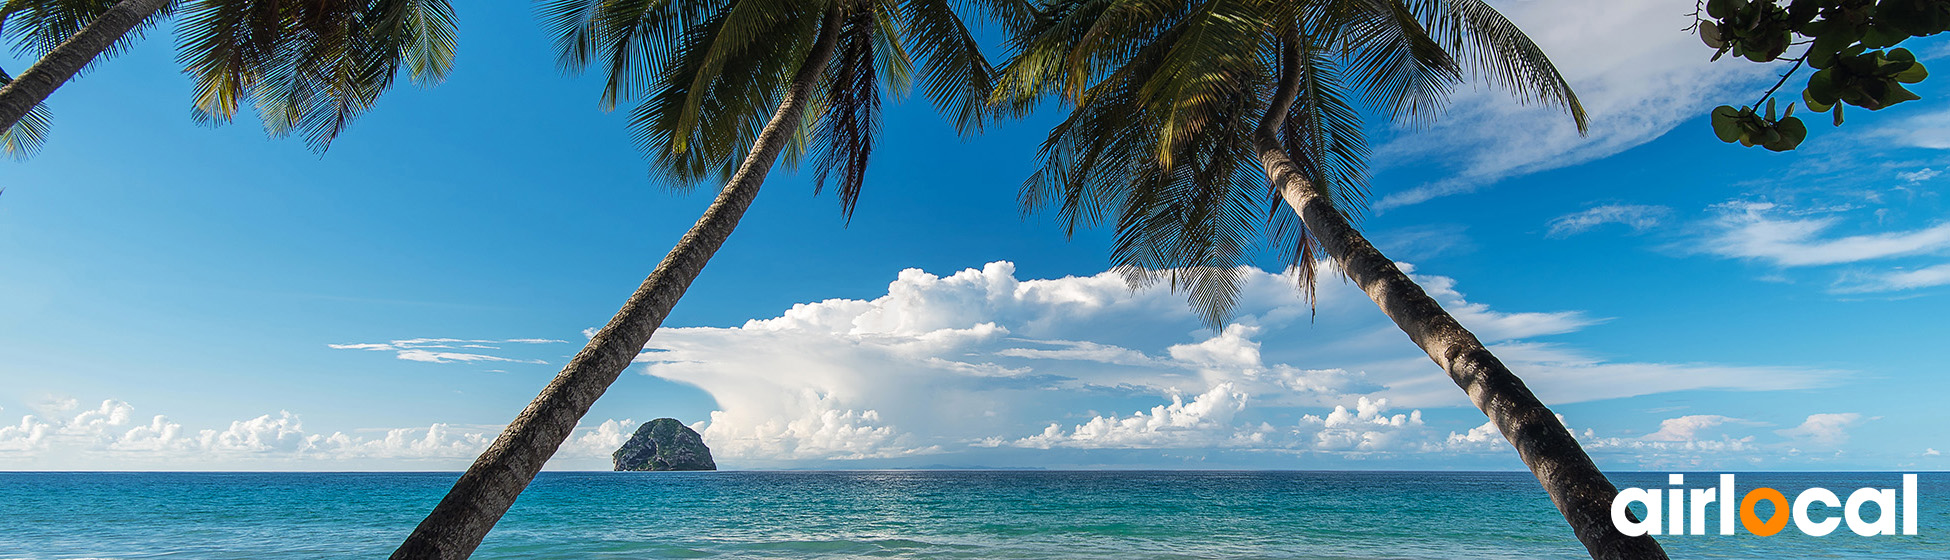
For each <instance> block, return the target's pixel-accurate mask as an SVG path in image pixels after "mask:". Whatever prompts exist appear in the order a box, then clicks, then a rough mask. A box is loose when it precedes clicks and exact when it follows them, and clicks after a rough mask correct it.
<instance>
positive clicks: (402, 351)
mask: <svg viewBox="0 0 1950 560" xmlns="http://www.w3.org/2000/svg"><path fill="white" fill-rule="evenodd" d="M567 343H568V341H566V340H555V339H552V338H509V339H501V340H482V339H464V338H409V339H404V340H394V341H389V342H361V343H353V344H327V345H325V346H326V347H329V348H332V349H334V350H370V351H375V352H393V353H394V357H397V358H399V359H401V360H406V361H410V362H426V363H434V364H449V363H470V362H514V363H522V364H547V363H548V362H546V361H543V360H536V359H520V358H509V357H503V356H496V355H492V354H486V353H481V352H478V351H472V350H500V349H501V346H497V345H501V344H567ZM456 350H470V351H467V352H460V351H456Z"/></svg>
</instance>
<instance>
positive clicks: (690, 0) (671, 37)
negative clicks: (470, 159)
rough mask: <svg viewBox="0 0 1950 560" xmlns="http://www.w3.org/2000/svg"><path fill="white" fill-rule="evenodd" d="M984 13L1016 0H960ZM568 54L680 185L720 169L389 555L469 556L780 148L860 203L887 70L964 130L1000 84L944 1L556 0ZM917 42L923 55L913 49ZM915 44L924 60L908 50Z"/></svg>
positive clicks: (618, 369) (666, 304) (711, 246)
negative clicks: (610, 309)
mask: <svg viewBox="0 0 1950 560" xmlns="http://www.w3.org/2000/svg"><path fill="white" fill-rule="evenodd" d="M964 4H965V5H973V6H977V7H979V9H981V10H984V11H985V12H987V13H986V15H989V16H993V17H1003V18H1008V17H1010V16H1011V14H1014V13H1017V10H1015V9H1012V8H1011V7H1012V6H1015V5H1016V3H1014V2H1010V1H1007V0H979V1H974V2H966V3H964ZM541 11H542V15H543V18H544V20H545V21H546V22H547V25H548V27H549V28H550V29H551V31H552V32H553V33H554V34H555V35H556V37H557V46H558V47H559V49H560V51H561V53H560V54H561V63H562V65H563V66H564V67H565V68H567V69H569V70H572V71H580V70H583V69H585V68H587V67H589V66H598V67H600V68H602V69H603V71H604V72H605V74H606V76H607V78H608V79H607V81H606V83H605V86H604V87H603V91H602V97H601V103H602V105H603V106H604V107H605V108H610V107H614V106H615V105H616V104H617V103H619V102H621V101H624V100H630V99H633V98H641V103H640V104H639V105H638V106H637V108H636V109H635V110H634V111H633V112H632V114H631V119H630V122H631V126H632V128H634V129H635V130H636V132H637V137H638V139H639V140H640V142H641V144H642V148H643V149H644V151H645V152H646V153H647V154H648V156H649V157H650V159H651V160H652V162H653V164H652V167H653V168H654V169H655V170H656V172H657V173H658V174H660V175H662V176H664V177H665V178H667V179H669V180H671V181H672V182H673V183H674V184H677V185H691V184H695V183H696V182H698V181H701V180H707V179H713V180H722V181H724V187H723V189H722V190H720V191H719V193H718V196H717V199H716V200H714V201H713V202H712V203H711V206H710V207H708V208H707V209H706V210H705V212H704V216H703V217H701V218H699V219H698V221H697V224H696V225H693V226H692V227H691V229H690V231H689V232H687V233H685V234H684V237H683V238H682V239H680V240H679V241H678V242H677V246H676V247H674V248H672V249H671V251H670V253H669V254H668V255H666V256H665V257H664V259H663V262H661V263H659V264H658V265H657V268H656V269H655V270H654V271H652V272H651V273H650V276H649V277H648V278H645V279H644V281H643V284H642V285H641V286H639V287H638V288H637V290H636V292H635V293H633V294H631V295H630V298H629V299H628V300H627V301H625V302H624V304H623V308H622V309H621V310H620V311H618V312H617V313H616V315H615V316H614V317H612V318H611V319H610V321H609V323H608V324H607V325H604V326H603V327H602V328H601V329H600V330H598V331H596V333H595V335H594V336H592V337H591V338H590V340H589V344H588V345H587V346H584V347H583V349H582V351H581V352H579V353H577V354H576V356H575V357H574V358H572V359H570V361H569V363H568V365H566V366H564V367H563V368H562V371H561V372H560V373H558V374H557V375H556V376H555V378H554V380H552V381H550V382H549V384H548V386H547V387H545V388H543V389H542V392H541V394H540V395H537V396H536V397H535V400H534V401H533V402H530V403H529V404H528V407H527V408H525V409H523V410H522V411H521V414H520V415H519V416H517V417H516V418H515V419H514V421H513V422H512V423H510V424H509V425H508V426H507V428H505V429H503V430H502V432H501V435H500V436H498V437H496V438H495V440H494V443H493V444H492V445H490V446H489V447H488V449H487V451H485V452H483V453H482V454H481V456H480V457H479V458H478V459H477V460H475V462H474V464H473V466H471V467H469V468H468V469H467V472H466V473H464V474H462V475H461V477H460V480H458V481H456V482H455V483H454V487H453V489H452V490H450V491H449V492H448V493H447V496H446V497H445V498H443V499H441V501H440V503H439V504H438V505H436V506H435V507H434V509H433V512H432V513H430V514H429V515H428V516H427V518H426V519H425V520H424V521H421V522H420V524H419V526H418V527H416V528H415V529H414V530H413V533H412V534H411V535H410V536H408V537H407V539H406V541H405V542H404V543H403V544H401V545H400V547H399V549H398V550H396V551H394V552H393V556H392V557H393V558H395V559H444V560H455V559H461V558H466V557H467V556H468V555H470V554H472V553H473V551H474V549H475V548H476V547H478V546H479V545H480V543H481V540H482V539H483V538H486V536H487V533H488V531H489V530H490V529H492V528H493V527H494V524H495V522H496V521H497V520H499V519H500V518H501V515H502V514H503V513H506V512H507V510H508V508H509V507H510V506H511V505H513V504H514V501H515V498H516V497H517V496H519V495H520V494H521V491H522V490H523V489H524V488H526V487H527V486H528V483H529V481H531V480H533V479H534V477H535V474H536V473H538V472H540V471H541V469H542V465H543V464H544V463H546V462H547V461H548V459H549V457H550V456H552V455H554V453H555V451H556V448H557V447H559V446H560V445H561V444H562V442H563V440H565V439H566V438H568V436H569V434H570V433H571V432H572V431H573V430H574V429H575V426H576V423H577V422H578V421H580V420H581V418H582V416H583V414H585V413H587V412H588V411H589V407H590V405H592V404H594V403H595V401H596V399H597V398H599V397H601V396H602V394H603V392H604V391H605V390H607V389H608V388H609V385H610V384H611V383H613V382H615V381H616V378H617V377H618V376H619V375H621V374H622V372H623V369H624V368H625V367H628V366H629V365H630V362H631V361H632V360H634V359H635V358H636V356H637V354H638V353H639V352H642V351H643V347H644V345H645V344H647V343H648V342H649V340H650V335H651V334H652V333H654V332H656V330H657V327H658V326H659V325H661V324H662V323H663V320H664V318H665V317H666V316H667V315H669V313H670V310H671V308H672V307H674V306H675V305H676V304H677V300H678V298H680V297H682V296H683V295H684V291H685V290H686V289H687V288H688V287H689V286H690V284H691V281H692V280H695V279H696V278H697V275H698V274H699V273H700V272H701V271H702V270H703V269H704V266H705V263H706V262H708V261H709V260H710V258H711V256H712V255H713V254H714V253H716V252H717V250H718V249H719V248H720V247H722V246H723V245H724V243H725V240H726V239H727V238H728V237H730V235H731V232H732V230H733V228H735V227H736V226H737V225H738V220H739V218H740V217H741V216H743V215H744V213H745V210H746V209H747V208H749V207H750V206H751V204H752V201H753V199H754V198H755V197H756V196H757V195H758V190H759V187H760V186H761V185H762V184H763V183H764V181H765V176H766V173H767V172H769V171H771V169H772V167H773V164H774V163H775V162H777V161H778V159H779V158H780V156H781V155H784V156H786V157H787V158H789V159H796V158H797V157H799V156H802V155H804V154H805V153H806V152H811V155H812V157H813V163H814V164H815V167H816V169H817V171H816V172H817V177H818V183H819V184H820V185H821V186H822V187H823V186H824V184H825V182H826V179H828V178H833V179H835V183H836V184H835V189H834V190H835V191H836V192H837V193H838V198H839V200H840V208H841V212H842V214H843V215H844V216H847V217H848V218H850V217H851V215H852V212H853V208H854V205H855V202H856V201H857V200H858V197H859V194H860V189H861V186H862V184H863V183H864V181H865V178H866V168H867V157H868V154H869V152H871V150H872V148H873V141H874V135H875V131H876V130H877V129H878V123H879V107H880V101H881V97H882V94H881V92H880V88H881V87H882V84H883V82H884V83H885V85H886V86H887V87H890V88H892V89H893V90H894V91H895V92H896V93H898V92H901V91H904V90H905V88H907V87H908V84H909V83H910V82H912V81H915V79H916V78H918V81H919V82H920V85H921V88H922V91H923V92H924V93H925V94H926V95H927V97H928V98H929V99H930V100H932V101H933V102H934V103H935V105H936V106H937V107H938V108H939V109H940V110H942V111H943V112H944V113H947V114H948V116H949V117H950V118H951V119H952V120H953V121H954V123H955V125H956V126H957V127H958V128H960V129H961V130H963V131H967V130H970V129H973V128H978V127H980V126H981V123H982V122H983V119H984V118H985V116H984V115H985V111H986V110H987V99H988V95H989V92H990V91H991V90H992V88H993V85H994V79H993V77H994V70H993V68H991V67H990V65H989V63H988V61H987V60H986V59H985V58H983V56H982V53H981V51H980V49H979V48H977V43H976V42H975V40H974V38H973V36H971V35H970V33H969V30H968V27H967V25H966V23H965V22H964V20H963V18H962V15H960V14H957V13H956V12H955V11H954V10H953V9H951V7H950V2H949V1H948V0H547V1H546V2H545V3H544V4H543V5H542V10H541ZM910 53H912V54H913V55H914V56H913V58H910ZM914 59H919V62H920V68H919V74H918V76H917V75H913V74H912V73H911V72H912V70H913V66H912V64H911V61H912V60H914Z"/></svg>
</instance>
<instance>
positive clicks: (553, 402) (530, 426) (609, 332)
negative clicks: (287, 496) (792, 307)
mask: <svg viewBox="0 0 1950 560" xmlns="http://www.w3.org/2000/svg"><path fill="white" fill-rule="evenodd" d="M840 12H841V8H840V7H839V3H837V2H836V3H835V7H834V8H832V9H830V10H828V12H827V14H826V16H825V20H824V23H822V24H821V26H820V31H819V33H820V35H819V39H818V41H817V42H816V43H814V45H813V49H812V52H811V53H809V54H808V56H807V58H806V61H805V63H804V64H803V65H802V66H801V67H800V68H799V71H798V73H797V74H795V75H794V76H793V81H792V85H791V86H790V88H789V89H788V90H787V91H786V93H785V95H784V97H783V98H782V99H781V100H780V102H779V108H778V111H777V112H775V113H773V115H772V119H771V121H769V122H767V123H766V125H765V128H764V129H762V130H761V131H760V132H759V135H758V138H757V139H756V140H754V141H753V142H752V150H751V152H750V153H749V154H747V155H746V157H745V161H744V162H742V163H740V164H739V167H738V171H737V172H736V173H734V174H733V175H732V177H731V180H730V181H729V182H727V183H726V184H725V187H724V190H722V191H720V192H719V193H718V198H717V199H716V200H715V201H713V202H712V203H711V206H710V208H708V209H706V210H705V211H704V216H703V217H702V218H699V219H698V221H697V225H694V226H691V229H690V231H689V232H686V233H685V234H684V237H683V239H681V240H679V241H678V242H677V246H676V247H675V248H672V249H671V250H670V254H669V255H666V256H665V257H664V260H663V262H662V263H660V264H658V265H657V269H656V270H655V271H654V272H651V273H650V276H649V277H648V278H645V279H644V281H643V284H642V285H641V286H639V287H638V288H637V290H636V293H634V294H631V295H630V299H629V301H627V302H625V303H624V304H623V308H622V310H620V311H618V312H617V313H616V316H615V317H614V318H611V319H610V321H609V324H607V325H604V326H603V328H602V330H600V331H597V332H596V336H595V337H593V338H591V339H590V340H589V345H587V346H584V347H583V348H582V351H581V352H580V353H577V354H576V356H575V358H574V359H572V360H570V361H569V364H568V365H567V366H564V367H563V368H562V372H561V373H559V374H557V375H556V376H555V380H554V381H551V382H549V384H548V387H546V388H543V389H542V393H541V394H540V395H537V396H536V397H535V400H534V401H533V402H530V403H529V404H528V408H526V409H524V410H522V411H521V415H520V416H518V417H516V418H515V421H514V422H513V423H511V424H509V425H508V427H507V429H506V430H504V431H502V432H501V435H500V437H497V438H495V440H494V444H493V445H492V446H490V447H488V450H487V451H486V452H484V453H482V454H481V457H480V458H479V459H477V460H475V461H474V465H473V466H472V467H469V468H468V469H467V472H466V473H465V474H462V475H461V477H460V480H459V481H458V482H455V483H454V487H453V489H452V490H450V491H448V492H447V497H446V498H444V499H442V500H440V504H439V505H437V506H434V508H433V512H432V513H431V514H428V515H427V518H426V520H424V521H421V522H420V525H419V527H416V528H414V530H413V534H412V535H410V536H408V537H407V538H406V542H404V543H402V544H401V545H400V547H399V549H398V550H396V551H394V552H393V555H392V558H393V560H409V559H410V560H461V559H465V558H467V557H468V556H469V555H471V554H473V553H474V549H475V548H476V547H479V546H480V545H481V540H482V539H484V538H486V537H487V534H488V531H489V530H490V529H493V528H494V523H495V522H496V521H499V520H500V519H501V515H502V514H504V513H507V511H508V508H509V507H510V506H512V505H514V502H515V498H516V497H517V496H520V495H521V491H522V490H523V489H524V488H527V487H528V483H529V481H531V480H533V479H534V478H535V473H537V472H539V471H541V470H542V465H543V464H544V463H547V462H548V459H549V457H550V456H552V455H554V454H555V450H556V448H558V447H560V446H561V445H562V442H563V440H565V439H567V438H568V437H569V433H570V432H571V431H573V430H574V429H575V426H576V423H577V422H579V421H580V420H581V419H582V415H583V414H585V413H587V412H589V407H590V405H592V404H595V402H596V399H597V398H599V397H601V396H602V395H603V392H604V391H605V390H608V389H609V385H610V384H611V383H614V382H615V381H616V378H617V377H618V376H619V375H621V374H622V373H623V369H624V368H627V367H629V365H630V362H631V360H634V359H635V358H636V356H637V353H639V352H642V351H643V346H644V345H645V344H647V343H648V342H649V341H650V335H651V333H653V332H656V330H657V327H658V326H659V325H661V324H662V323H663V320H664V317H666V316H668V315H669V314H670V310H671V308H672V307H674V306H676V305H677V300H678V298H680V297H683V295H684V290H685V289H686V288H688V287H690V284H691V281H692V280H695V279H696V278H697V275H698V273H699V272H702V271H703V270H704V265H705V263H706V262H707V261H709V260H710V259H711V255H712V254H713V253H715V252H716V251H717V250H718V248H719V247H721V246H723V245H724V242H725V239H726V238H728V237H730V236H731V231H732V229H733V228H736V227H737V226H738V219H739V218H740V217H742V216H743V215H744V213H745V210H746V209H747V208H750V207H751V203H752V199H753V198H754V197H756V196H757V195H758V188H759V186H760V185H761V184H763V183H764V182H765V174H766V173H767V172H768V171H770V170H771V168H772V164H773V162H774V161H776V160H777V159H778V156H779V152H780V150H782V149H784V148H785V144H786V141H787V140H788V139H789V138H790V136H791V135H792V133H793V131H795V130H797V129H798V128H799V121H800V119H801V118H802V117H803V116H804V114H805V109H806V102H807V100H808V99H809V98H810V97H811V94H812V90H813V87H814V86H815V84H816V83H817V82H818V80H819V77H820V75H821V74H822V72H823V71H824V70H825V68H826V64H827V62H828V61H830V60H831V59H832V57H833V50H834V46H835V45H836V44H837V43H838V37H839V27H840V26H839V23H840V15H841V13H840Z"/></svg>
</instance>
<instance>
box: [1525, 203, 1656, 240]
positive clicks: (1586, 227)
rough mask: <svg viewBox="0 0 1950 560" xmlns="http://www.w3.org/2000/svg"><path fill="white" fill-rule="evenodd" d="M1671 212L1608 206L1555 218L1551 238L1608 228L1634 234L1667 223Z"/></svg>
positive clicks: (1616, 205)
mask: <svg viewBox="0 0 1950 560" xmlns="http://www.w3.org/2000/svg"><path fill="white" fill-rule="evenodd" d="M1671 213H1672V209H1671V208H1666V207H1664V206H1647V205H1638V204H1606V205H1603V206H1596V207H1592V208H1589V209H1586V210H1584V211H1581V212H1574V213H1570V214H1565V215H1563V216H1558V217H1556V218H1552V219H1551V221H1550V232H1549V233H1547V234H1546V235H1548V236H1550V237H1569V236H1572V235H1577V234H1580V233H1584V232H1586V231H1590V230H1591V228H1595V227H1598V226H1601V225H1605V224H1624V225H1626V226H1628V227H1631V228H1632V231H1645V230H1647V229H1651V228H1652V227H1654V226H1657V225H1659V222H1660V221H1662V220H1664V219H1665V217H1666V215H1668V214H1671Z"/></svg>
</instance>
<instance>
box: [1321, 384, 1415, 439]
mask: <svg viewBox="0 0 1950 560" xmlns="http://www.w3.org/2000/svg"><path fill="white" fill-rule="evenodd" d="M1387 411H1388V399H1378V400H1369V399H1368V398H1367V397H1361V398H1360V399H1359V400H1357V401H1356V402H1355V405H1354V410H1353V411H1351V412H1350V411H1348V409H1347V407H1345V406H1335V407H1334V411H1333V412H1330V413H1328V414H1327V417H1325V418H1321V417H1318V416H1303V417H1301V419H1300V421H1301V423H1302V424H1319V425H1320V427H1321V429H1320V432H1319V433H1316V434H1314V446H1315V447H1317V448H1320V449H1324V450H1334V451H1396V450H1400V449H1402V446H1401V443H1402V441H1403V440H1404V439H1406V438H1407V437H1409V436H1410V435H1413V434H1414V433H1415V432H1419V431H1420V428H1421V427H1422V425H1423V423H1422V411H1420V410H1416V411H1412V412H1410V413H1408V414H1395V415H1392V416H1390V415H1388V414H1387Z"/></svg>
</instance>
